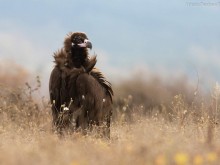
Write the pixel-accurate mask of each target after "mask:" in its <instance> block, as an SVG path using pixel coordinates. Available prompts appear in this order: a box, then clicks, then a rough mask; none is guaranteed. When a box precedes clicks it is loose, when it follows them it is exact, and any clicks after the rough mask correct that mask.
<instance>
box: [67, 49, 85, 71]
mask: <svg viewBox="0 0 220 165" xmlns="http://www.w3.org/2000/svg"><path fill="white" fill-rule="evenodd" d="M87 58H88V51H87V49H86V48H85V49H79V48H78V49H72V50H71V53H70V54H69V57H68V59H69V60H70V62H71V63H72V65H73V67H76V68H80V67H81V66H82V65H84V63H85V61H86V59H87Z"/></svg>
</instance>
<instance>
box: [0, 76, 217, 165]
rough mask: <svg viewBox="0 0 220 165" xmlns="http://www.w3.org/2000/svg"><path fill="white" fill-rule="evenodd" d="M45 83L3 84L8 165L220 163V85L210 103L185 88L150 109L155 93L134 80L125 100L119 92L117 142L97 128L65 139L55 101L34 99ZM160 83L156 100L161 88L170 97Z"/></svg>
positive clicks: (0, 133)
mask: <svg viewBox="0 0 220 165" xmlns="http://www.w3.org/2000/svg"><path fill="white" fill-rule="evenodd" d="M158 81H159V80H158ZM39 83H40V82H38V83H37V85H36V88H35V87H34V88H33V89H32V87H31V86H29V85H28V84H26V87H24V88H20V89H17V88H16V90H15V89H14V88H12V87H9V86H7V87H6V86H3V85H2V86H0V99H1V101H0V139H1V140H0V164H2V165H4V164H5V165H12V164H22V165H23V164H24V165H26V164H28V165H29V164H33V165H34V164H36V165H39V164H45V165H48V164H53V165H56V164H57V165H59V164H65V165H81V164H82V165H87V164H147V165H191V164H192V165H209V164H210V165H218V164H219V161H220V147H219V146H220V140H219V139H220V138H219V137H220V132H219V130H220V128H219V105H220V104H219V103H220V102H219V101H220V88H219V85H218V84H216V86H215V87H214V89H213V92H212V95H211V96H210V97H209V99H206V100H205V101H204V99H203V98H207V97H201V96H195V98H194V99H191V100H189V99H187V98H186V97H187V95H186V94H185V93H184V91H182V92H181V94H175V95H173V96H172V94H169V99H167V100H166V102H161V103H160V100H157V101H155V102H153V103H154V104H153V103H152V104H151V106H150V107H149V106H148V104H147V103H146V104H145V102H146V101H147V99H146V98H145V96H146V97H148V98H150V97H151V96H150V94H149V93H147V94H146V91H145V90H144V89H145V88H146V86H144V85H143V87H142V90H140V93H137V92H136V93H135V94H134V93H133V92H135V90H134V89H133V88H132V86H133V87H134V85H133V84H132V83H130V84H131V86H130V87H129V88H130V89H129V88H128V86H127V89H126V90H127V93H129V94H128V95H127V96H126V95H125V96H123V98H119V95H120V96H122V94H118V95H117V93H116V95H117V96H116V100H115V102H116V104H115V106H114V115H113V121H114V122H113V124H112V126H111V140H106V139H101V138H100V139H99V138H96V137H95V132H94V133H90V135H88V136H82V135H81V134H80V133H75V134H71V135H66V136H65V137H63V138H59V137H58V136H57V135H56V134H53V133H52V132H51V112H50V105H49V104H48V103H47V101H45V100H38V101H36V100H34V99H33V95H34V92H36V91H37V90H38V88H39V87H40V84H39ZM158 83H159V82H158ZM126 84H128V83H126ZM146 84H148V83H146ZM154 84H155V83H154ZM124 87H125V86H124ZM139 87H140V86H138V88H139ZM155 87H156V89H153V85H151V88H149V87H147V88H148V89H151V91H152V98H154V100H156V96H153V94H155V91H156V92H157V93H156V94H157V95H158V97H159V94H160V93H161V95H163V97H164V98H165V96H166V95H165V96H164V91H162V92H161V91H160V90H159V89H160V88H159V89H158V86H155ZM118 89H122V88H119V87H118ZM131 89H133V90H131ZM175 89H176V86H175ZM129 90H130V91H129ZM170 90H171V89H170ZM116 91H123V90H116ZM141 92H142V93H141ZM156 94H155V95H156ZM138 97H140V98H141V99H142V101H141V99H140V98H138ZM161 98H162V97H161ZM145 99H146V100H145ZM137 100H138V101H137ZM143 100H145V101H143Z"/></svg>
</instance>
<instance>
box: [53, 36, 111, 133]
mask: <svg viewBox="0 0 220 165" xmlns="http://www.w3.org/2000/svg"><path fill="white" fill-rule="evenodd" d="M87 48H91V43H90V42H89V41H88V38H87V37H86V35H85V34H84V33H79V32H77V33H71V34H69V35H68V36H67V38H66V39H65V41H64V48H62V49H61V50H60V51H58V52H56V53H55V54H54V58H55V63H56V65H55V67H54V69H53V71H52V73H51V76H50V83H49V91H50V100H51V103H52V115H53V125H54V127H55V128H56V130H57V131H59V132H62V131H63V130H64V129H70V130H71V131H72V129H73V130H83V131H85V130H87V129H89V128H90V126H91V125H96V126H102V127H103V128H105V129H103V130H102V134H105V135H106V136H108V137H109V136H110V116H111V110H112V95H113V91H112V88H111V84H110V83H109V82H108V81H107V80H106V79H105V78H104V76H103V74H102V73H101V72H100V71H98V70H97V69H95V68H94V66H95V64H96V57H93V58H90V57H89V56H88V51H87Z"/></svg>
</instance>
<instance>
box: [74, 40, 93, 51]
mask: <svg viewBox="0 0 220 165" xmlns="http://www.w3.org/2000/svg"><path fill="white" fill-rule="evenodd" d="M77 45H78V46H79V47H80V48H89V49H92V43H91V42H90V41H89V40H87V39H85V40H84V42H83V43H80V44H77Z"/></svg>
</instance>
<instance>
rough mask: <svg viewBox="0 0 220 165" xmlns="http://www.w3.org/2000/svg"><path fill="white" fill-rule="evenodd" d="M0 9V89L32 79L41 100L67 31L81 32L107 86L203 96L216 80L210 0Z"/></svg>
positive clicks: (72, 2)
mask: <svg viewBox="0 0 220 165" xmlns="http://www.w3.org/2000/svg"><path fill="white" fill-rule="evenodd" d="M0 3H1V5H0V57H1V58H0V69H1V70H0V76H1V78H0V79H1V83H5V84H9V85H16V84H22V83H24V82H22V81H21V79H22V80H25V81H32V80H33V79H34V78H35V77H36V76H40V79H41V83H42V94H43V95H45V96H48V79H49V74H50V72H51V70H52V68H53V66H54V64H53V57H52V55H53V52H55V51H56V50H58V49H60V48H61V47H62V46H63V40H64V37H65V36H66V34H67V33H68V32H71V31H83V32H85V33H86V34H87V36H88V37H89V39H90V40H91V41H92V43H93V49H92V50H91V51H90V54H91V55H93V54H97V56H98V57H97V58H98V63H97V67H98V68H100V69H101V70H102V71H103V73H104V74H105V75H106V77H107V78H108V79H109V80H110V81H111V82H112V83H113V84H120V83H122V82H127V81H131V80H134V79H135V80H143V81H146V82H147V81H151V80H152V79H153V81H151V84H152V85H155V84H156V83H155V82H160V83H161V82H166V83H167V84H173V83H174V82H177V84H181V83H182V84H183V85H184V84H185V82H186V81H188V83H189V84H191V85H192V86H193V88H194V89H195V88H197V86H198V85H199V86H200V87H201V88H205V89H206V90H209V89H210V86H212V85H213V84H214V83H215V82H216V81H219V80H220V72H219V70H220V46H219V45H220V40H219V38H220V32H219V29H220V21H219V16H220V3H219V2H217V1H214V0H213V1H206V0H204V1H202V2H201V1H197V0H189V1H175V0H171V1H169V2H167V1H162V0H136V1H131V0H121V1H117V0H112V1H100V0H93V1H85V0H81V1H78V0H63V1H58V0H19V1H18V0H14V1H11V0H7V1H6V0H1V1H0ZM186 79H187V80H186ZM198 79H199V83H198ZM125 84H126V83H125ZM136 86H138V85H137V84H136ZM179 89H180V88H179ZM181 89H182V88H181ZM157 90H160V89H157Z"/></svg>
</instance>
